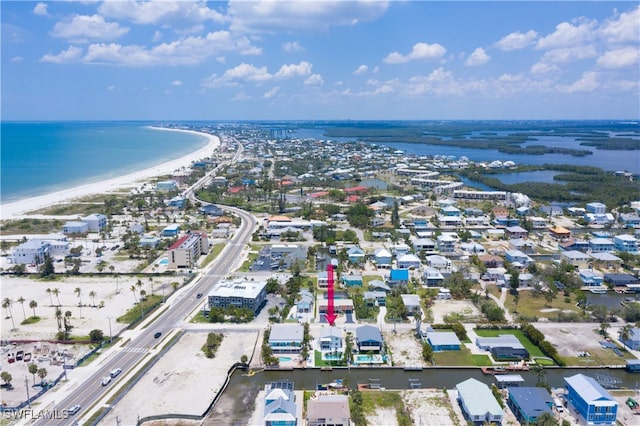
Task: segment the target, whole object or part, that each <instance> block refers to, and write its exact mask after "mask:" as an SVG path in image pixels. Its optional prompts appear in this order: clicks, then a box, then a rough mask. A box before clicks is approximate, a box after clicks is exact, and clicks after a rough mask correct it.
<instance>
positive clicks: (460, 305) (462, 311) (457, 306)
mask: <svg viewBox="0 0 640 426" xmlns="http://www.w3.org/2000/svg"><path fill="white" fill-rule="evenodd" d="M431 313H432V315H433V323H434V324H444V323H445V321H444V317H445V316H446V315H449V314H452V313H456V314H459V315H463V316H464V318H465V320H464V321H463V322H465V321H469V320H471V321H472V320H473V319H475V318H476V317H480V316H481V314H480V311H478V308H476V307H475V305H474V304H473V303H471V302H470V301H468V300H435V301H434V302H433V305H432V306H431Z"/></svg>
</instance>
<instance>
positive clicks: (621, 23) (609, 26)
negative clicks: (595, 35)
mask: <svg viewBox="0 0 640 426" xmlns="http://www.w3.org/2000/svg"><path fill="white" fill-rule="evenodd" d="M639 22H640V6H638V7H636V8H635V9H633V10H632V11H630V12H624V13H622V14H620V15H619V16H616V17H615V18H614V19H610V20H608V21H606V22H605V23H604V24H603V25H602V27H601V28H600V33H601V34H602V36H603V37H604V38H605V39H606V40H607V41H608V42H610V43H624V42H631V43H637V42H638V40H640V25H638V23H639Z"/></svg>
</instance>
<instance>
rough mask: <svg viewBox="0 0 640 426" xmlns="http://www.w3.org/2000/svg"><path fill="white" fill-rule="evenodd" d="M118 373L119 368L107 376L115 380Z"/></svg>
mask: <svg viewBox="0 0 640 426" xmlns="http://www.w3.org/2000/svg"><path fill="white" fill-rule="evenodd" d="M120 373H122V370H121V369H120V368H116V369H114V370H111V373H109V375H110V376H111V378H113V379H115V378H116V377H118V376H119V375H120Z"/></svg>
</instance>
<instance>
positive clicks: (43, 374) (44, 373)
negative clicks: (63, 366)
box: [38, 367, 49, 383]
mask: <svg viewBox="0 0 640 426" xmlns="http://www.w3.org/2000/svg"><path fill="white" fill-rule="evenodd" d="M47 374H49V372H48V371H47V369H46V368H44V367H43V368H38V377H40V383H42V382H44V378H45V377H47Z"/></svg>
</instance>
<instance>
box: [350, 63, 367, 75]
mask: <svg viewBox="0 0 640 426" xmlns="http://www.w3.org/2000/svg"><path fill="white" fill-rule="evenodd" d="M368 70H369V67H368V66H366V65H360V66H359V67H358V68H356V70H355V71H354V72H353V73H354V74H355V75H362V74H366V72H367V71H368Z"/></svg>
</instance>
